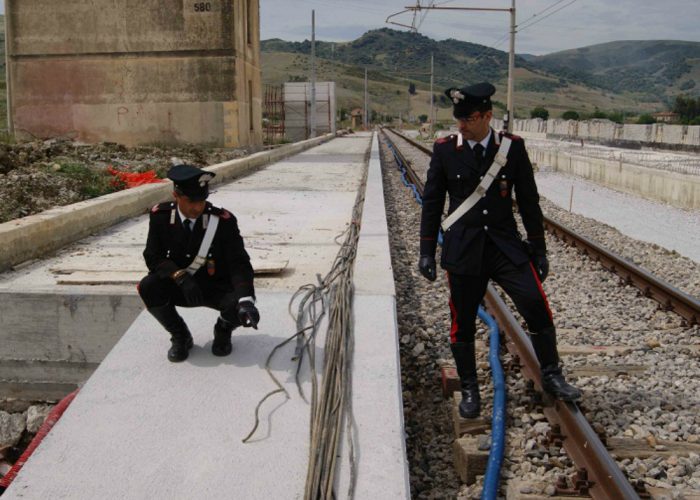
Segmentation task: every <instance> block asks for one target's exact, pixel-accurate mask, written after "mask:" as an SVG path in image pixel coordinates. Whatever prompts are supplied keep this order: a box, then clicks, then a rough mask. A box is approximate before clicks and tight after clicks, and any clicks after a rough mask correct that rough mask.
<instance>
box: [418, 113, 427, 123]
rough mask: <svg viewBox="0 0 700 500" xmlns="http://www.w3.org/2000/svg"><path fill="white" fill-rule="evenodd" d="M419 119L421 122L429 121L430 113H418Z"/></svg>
mask: <svg viewBox="0 0 700 500" xmlns="http://www.w3.org/2000/svg"><path fill="white" fill-rule="evenodd" d="M418 121H419V122H421V123H425V122H427V121H428V115H418Z"/></svg>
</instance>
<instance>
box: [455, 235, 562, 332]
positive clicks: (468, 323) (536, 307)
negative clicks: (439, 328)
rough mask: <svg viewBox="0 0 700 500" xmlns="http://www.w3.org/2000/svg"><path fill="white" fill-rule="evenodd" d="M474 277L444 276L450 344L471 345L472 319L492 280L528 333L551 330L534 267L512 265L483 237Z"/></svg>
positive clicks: (544, 299) (543, 297)
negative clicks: (447, 291) (512, 307)
mask: <svg viewBox="0 0 700 500" xmlns="http://www.w3.org/2000/svg"><path fill="white" fill-rule="evenodd" d="M481 262H482V266H481V272H480V274H479V275H478V276H470V275H463V274H454V273H447V279H448V281H449V285H450V312H451V315H452V327H451V329H450V342H451V343H455V342H467V343H471V342H474V335H475V333H476V324H475V322H476V316H477V313H478V309H479V304H480V303H481V301H482V299H483V298H484V294H485V293H486V287H487V286H488V283H489V280H490V279H492V280H494V281H495V282H496V283H498V284H499V285H500V286H501V288H503V290H504V291H505V292H506V293H507V294H508V296H509V297H510V298H511V299H512V300H513V302H514V303H515V307H516V308H517V310H518V312H519V313H520V314H521V315H522V317H523V318H524V319H525V322H526V323H527V326H528V329H529V330H530V332H532V333H538V332H540V331H542V330H544V329H545V328H548V327H552V326H553V325H554V324H553V322H552V312H551V310H550V309H549V303H548V301H547V296H546V295H545V293H544V290H543V289H542V283H541V282H540V279H539V276H538V275H537V272H536V271H535V268H534V267H533V266H532V264H531V263H530V262H526V263H525V264H522V265H520V266H516V265H514V264H513V263H512V262H511V261H510V260H509V259H508V257H506V256H505V254H504V253H503V252H501V250H499V248H498V247H497V246H496V244H495V243H494V242H493V241H492V240H491V239H490V238H489V237H487V238H486V244H485V245H484V254H483V256H482V260H481Z"/></svg>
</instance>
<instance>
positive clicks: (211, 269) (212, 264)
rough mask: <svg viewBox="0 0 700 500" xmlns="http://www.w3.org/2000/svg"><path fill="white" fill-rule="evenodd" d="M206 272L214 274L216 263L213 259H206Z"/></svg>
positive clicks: (210, 274)
mask: <svg viewBox="0 0 700 500" xmlns="http://www.w3.org/2000/svg"><path fill="white" fill-rule="evenodd" d="M207 274H208V275H209V276H214V274H216V263H215V262H214V259H209V260H207Z"/></svg>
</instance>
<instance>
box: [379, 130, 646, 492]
mask: <svg viewBox="0 0 700 500" xmlns="http://www.w3.org/2000/svg"><path fill="white" fill-rule="evenodd" d="M392 132H394V133H395V134H397V135H399V136H401V137H402V138H404V139H406V138H405V137H404V136H402V135H401V134H398V133H397V132H395V131H393V130H392ZM384 135H385V137H386V138H387V139H388V141H389V142H390V143H391V144H392V146H393V150H394V151H395V152H396V154H397V155H398V156H399V157H400V158H401V161H402V162H403V164H404V165H405V167H406V170H407V172H410V171H411V170H413V167H412V165H411V162H410V161H408V160H406V158H405V156H404V155H403V154H402V153H401V152H400V150H399V149H398V148H397V147H396V144H395V143H394V141H392V140H391V138H390V137H389V136H388V135H387V134H386V133H385V134H384ZM408 142H409V143H411V144H413V141H410V140H409V141H408ZM420 149H421V150H423V151H425V150H426V149H427V148H424V147H421V148H420ZM409 176H410V177H411V178H412V179H418V176H417V175H416V173H415V172H412V173H411V174H409ZM417 182H418V184H416V189H418V191H419V192H420V194H421V195H422V193H423V183H422V181H420V180H417ZM485 304H486V307H487V309H488V311H489V313H490V314H491V315H492V316H493V317H494V318H495V319H496V322H497V323H498V325H499V328H501V330H502V331H503V332H505V334H506V337H507V341H506V347H507V349H508V351H509V352H510V353H511V354H513V355H514V356H515V357H516V359H517V360H519V365H520V370H521V373H522V374H523V376H524V377H525V378H526V379H528V380H531V381H532V382H533V384H534V385H535V386H536V388H537V389H538V390H539V391H540V392H542V382H541V376H540V366H539V362H538V361H537V357H536V356H535V352H534V350H533V348H532V343H531V342H530V339H529V338H528V335H527V334H526V333H525V331H523V329H522V327H521V326H520V324H519V322H518V320H517V319H516V318H515V316H513V313H512V312H511V311H510V309H509V308H508V306H507V305H506V304H505V302H504V301H503V299H501V297H500V296H499V295H498V293H497V292H496V290H495V289H494V288H493V287H492V286H491V285H489V286H488V288H487V291H486V297H485ZM543 399H544V400H545V404H546V403H547V402H548V401H549V403H550V404H549V405H545V406H544V414H545V416H546V417H547V420H548V421H549V423H550V424H551V425H552V428H553V429H554V430H555V431H556V432H555V434H556V438H557V439H561V441H562V445H563V447H564V449H565V450H566V452H567V454H568V455H569V457H570V458H571V460H573V462H574V463H575V464H576V465H577V466H578V467H579V469H580V470H579V472H578V474H577V480H576V484H574V485H573V486H574V488H573V489H575V490H576V491H577V492H578V493H580V494H590V495H591V497H593V498H594V499H601V500H618V499H625V500H626V499H638V498H639V495H638V494H637V493H636V492H635V490H634V488H633V487H632V485H631V484H630V482H629V481H628V480H627V478H626V477H625V475H624V474H623V473H622V471H621V470H620V467H619V466H618V465H617V463H616V462H615V461H614V460H613V458H612V457H611V456H610V454H609V453H608V451H607V450H606V448H605V445H604V444H603V443H602V442H601V440H600V438H599V437H598V435H597V434H596V433H595V431H594V430H593V429H592V428H591V426H590V424H589V423H588V421H587V420H586V418H585V417H584V416H583V414H582V413H581V411H580V410H579V408H578V406H577V405H576V404H575V403H567V402H563V401H558V400H552V399H551V398H548V397H546V396H545V398H543Z"/></svg>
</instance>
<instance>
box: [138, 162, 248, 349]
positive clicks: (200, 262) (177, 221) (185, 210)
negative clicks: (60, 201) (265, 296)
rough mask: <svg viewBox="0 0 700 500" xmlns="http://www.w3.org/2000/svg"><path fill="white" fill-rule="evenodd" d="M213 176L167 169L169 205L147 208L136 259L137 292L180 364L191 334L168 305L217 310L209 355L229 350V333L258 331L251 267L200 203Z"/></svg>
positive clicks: (234, 235)
mask: <svg viewBox="0 0 700 500" xmlns="http://www.w3.org/2000/svg"><path fill="white" fill-rule="evenodd" d="M214 176H215V174H213V173H211V172H206V171H204V170H201V169H199V168H197V167H194V166H191V165H176V166H174V167H172V168H171V169H170V170H169V171H168V178H169V179H170V180H172V181H173V183H174V192H173V196H174V198H175V201H173V202H168V203H161V204H159V205H156V206H155V207H153V209H152V210H151V219H150V224H149V227H148V241H147V242H146V249H145V250H144V252H143V256H144V258H145V259H146V265H147V266H148V269H149V274H148V275H147V276H146V277H145V278H143V280H141V283H140V284H139V287H138V290H139V295H141V298H142V299H143V301H144V303H145V304H146V307H147V308H148V311H149V312H150V313H151V314H152V315H153V316H154V317H155V318H156V319H157V320H158V322H159V323H160V324H161V325H163V327H164V328H165V329H166V330H167V331H168V333H170V341H171V343H172V347H171V348H170V350H169V351H168V359H169V360H170V361H172V362H178V361H184V360H185V359H187V356H188V355H189V350H190V349H191V348H192V346H193V341H192V335H191V334H190V331H189V329H188V328H187V325H186V324H185V322H184V320H183V319H182V317H181V316H180V315H179V314H178V313H177V310H176V309H175V306H184V307H199V306H205V307H210V308H212V309H216V310H217V311H220V313H221V315H220V316H219V318H218V320H217V321H216V324H215V325H214V342H213V343H212V346H211V350H212V353H213V354H214V355H215V356H227V355H228V354H230V353H231V351H232V346H231V332H232V331H233V330H234V329H235V328H237V327H238V326H241V325H243V326H245V327H253V328H256V329H257V324H258V321H260V314H259V313H258V310H257V308H256V307H255V289H254V287H253V267H252V266H251V264H250V257H249V256H248V253H247V252H246V250H245V246H244V244H243V239H242V238H241V234H240V232H239V230H238V224H237V222H236V218H235V217H234V216H233V215H232V214H231V213H230V212H228V211H227V210H225V209H223V208H217V207H215V206H213V205H212V204H211V203H209V202H207V201H205V200H206V199H207V197H208V196H209V181H210V180H211V179H213V178H214Z"/></svg>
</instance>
